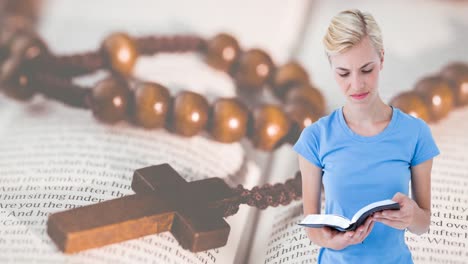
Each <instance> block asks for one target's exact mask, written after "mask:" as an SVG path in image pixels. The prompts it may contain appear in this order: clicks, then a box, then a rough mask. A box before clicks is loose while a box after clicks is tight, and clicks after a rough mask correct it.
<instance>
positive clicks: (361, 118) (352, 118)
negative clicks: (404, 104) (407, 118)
mask: <svg viewBox="0 0 468 264" xmlns="http://www.w3.org/2000/svg"><path fill="white" fill-rule="evenodd" d="M343 115H344V116H345V118H346V121H347V122H350V123H353V124H357V125H366V124H373V123H376V122H380V121H384V120H388V119H390V118H391V116H392V109H391V107H390V106H388V105H386V104H385V103H384V102H383V101H382V100H381V99H380V98H378V99H377V100H375V101H374V102H373V103H370V104H366V105H358V104H350V103H346V104H345V105H344V107H343Z"/></svg>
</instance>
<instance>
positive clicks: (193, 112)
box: [172, 91, 209, 137]
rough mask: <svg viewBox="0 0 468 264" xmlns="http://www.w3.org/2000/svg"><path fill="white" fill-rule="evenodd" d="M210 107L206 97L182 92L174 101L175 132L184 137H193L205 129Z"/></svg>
mask: <svg viewBox="0 0 468 264" xmlns="http://www.w3.org/2000/svg"><path fill="white" fill-rule="evenodd" d="M208 110H209V105H208V101H207V100H206V99H205V97H203V96H201V95H200V94H198V93H194V92H191V91H183V92H180V93H179V94H178V95H177V96H176V97H175V99H174V106H173V110H172V114H173V120H172V122H174V123H173V130H174V132H175V133H177V134H179V135H182V136H188V137H190V136H193V135H195V134H197V133H198V132H200V131H201V130H202V129H204V128H205V126H206V123H207V121H208Z"/></svg>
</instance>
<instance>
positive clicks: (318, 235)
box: [299, 155, 374, 250]
mask: <svg viewBox="0 0 468 264" xmlns="http://www.w3.org/2000/svg"><path fill="white" fill-rule="evenodd" d="M299 167H300V170H301V174H302V201H303V206H304V214H305V215H308V214H320V208H321V202H322V200H321V193H322V168H320V167H317V166H315V165H314V164H312V163H311V162H309V161H307V160H306V159H305V158H303V157H302V156H301V155H299ZM373 227H374V221H373V217H369V218H368V219H367V220H366V222H365V224H364V225H362V226H361V227H359V228H358V229H357V230H356V231H347V232H338V231H337V230H333V229H331V228H329V227H322V228H308V227H306V228H305V229H306V232H307V236H308V237H309V239H310V240H311V241H312V242H313V243H314V244H316V245H319V246H321V247H326V248H331V249H334V250H341V249H343V248H345V247H347V246H349V245H354V244H358V243H361V242H362V241H363V240H364V239H365V238H366V237H367V236H368V235H369V233H370V232H371V231H372V228H373Z"/></svg>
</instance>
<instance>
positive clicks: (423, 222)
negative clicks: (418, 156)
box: [408, 159, 432, 235]
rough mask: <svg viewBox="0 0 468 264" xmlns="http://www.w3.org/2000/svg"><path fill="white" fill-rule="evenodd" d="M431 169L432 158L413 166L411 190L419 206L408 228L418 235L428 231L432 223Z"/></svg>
mask: <svg viewBox="0 0 468 264" xmlns="http://www.w3.org/2000/svg"><path fill="white" fill-rule="evenodd" d="M431 170H432V159H429V160H427V161H425V162H423V163H421V164H418V165H416V166H414V167H411V192H412V196H413V197H412V198H413V200H414V201H415V202H416V204H417V206H416V207H415V212H414V216H413V221H412V223H411V224H410V225H409V226H408V230H409V231H411V233H414V234H417V235H421V234H424V233H426V232H427V231H428V230H429V226H430V224H431Z"/></svg>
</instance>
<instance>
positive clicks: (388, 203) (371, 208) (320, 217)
mask: <svg viewBox="0 0 468 264" xmlns="http://www.w3.org/2000/svg"><path fill="white" fill-rule="evenodd" d="M399 209H400V204H398V203H397V202H395V201H392V200H382V201H378V202H374V203H371V204H368V205H367V206H365V207H363V208H362V209H360V210H359V211H357V212H356V213H355V214H354V215H353V218H352V219H351V220H350V219H348V218H346V217H344V216H341V215H333V214H309V215H307V216H306V217H305V218H304V220H302V221H301V222H300V223H299V224H298V225H301V226H306V227H323V226H329V227H331V228H334V229H336V230H338V231H354V230H356V229H357V228H358V227H360V226H361V225H362V224H364V223H365V222H366V219H367V217H369V216H370V215H372V214H373V213H375V212H379V211H383V210H399Z"/></svg>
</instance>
